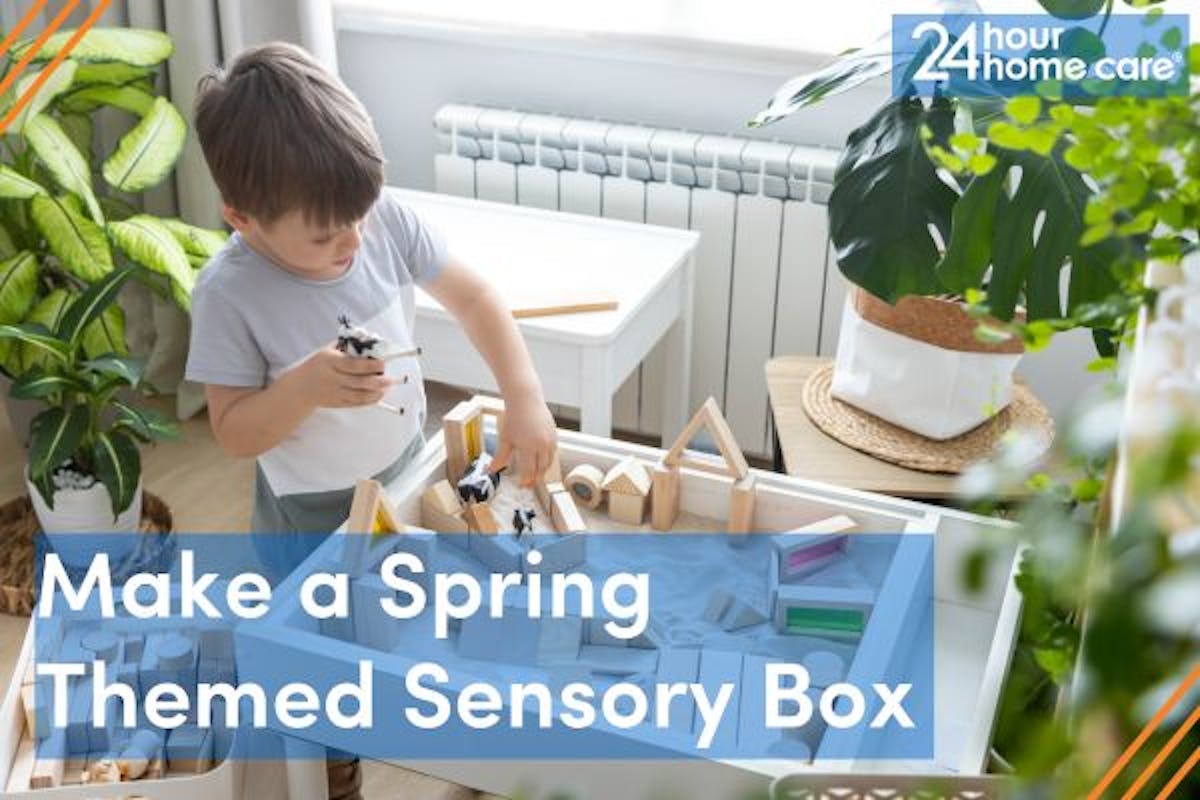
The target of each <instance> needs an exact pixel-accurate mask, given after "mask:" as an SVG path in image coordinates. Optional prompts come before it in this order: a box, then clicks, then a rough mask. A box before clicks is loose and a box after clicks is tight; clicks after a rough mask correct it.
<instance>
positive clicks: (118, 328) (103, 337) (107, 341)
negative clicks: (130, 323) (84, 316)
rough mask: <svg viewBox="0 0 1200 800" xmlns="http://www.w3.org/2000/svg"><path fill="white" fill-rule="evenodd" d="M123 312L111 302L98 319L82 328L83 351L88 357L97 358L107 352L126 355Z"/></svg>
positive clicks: (127, 350)
mask: <svg viewBox="0 0 1200 800" xmlns="http://www.w3.org/2000/svg"><path fill="white" fill-rule="evenodd" d="M128 352H129V348H128V347H127V346H126V344H125V312H124V311H122V310H121V307H120V306H119V305H117V304H116V303H113V304H112V305H110V306H109V307H108V308H106V309H104V312H103V313H102V314H100V317H99V318H98V319H95V320H92V323H91V324H90V325H88V326H87V327H86V328H84V329H83V353H84V355H86V356H87V357H88V358H97V357H99V356H102V355H105V354H107V353H116V354H117V355H121V356H123V355H126V354H128Z"/></svg>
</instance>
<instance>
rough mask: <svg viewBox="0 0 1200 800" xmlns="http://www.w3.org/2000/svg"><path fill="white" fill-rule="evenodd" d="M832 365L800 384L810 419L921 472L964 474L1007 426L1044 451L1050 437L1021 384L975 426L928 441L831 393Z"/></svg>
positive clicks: (1036, 403) (1042, 412)
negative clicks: (1028, 436) (1032, 437)
mask: <svg viewBox="0 0 1200 800" xmlns="http://www.w3.org/2000/svg"><path fill="white" fill-rule="evenodd" d="M832 383H833V364H825V365H823V366H821V367H819V368H817V370H816V371H814V372H813V373H812V374H811V375H809V376H808V380H807V381H805V383H804V390H803V393H802V395H801V401H802V402H803V404H804V411H805V413H807V414H808V417H809V419H811V420H812V421H813V423H814V424H815V425H816V426H817V427H818V428H820V429H821V430H822V431H824V432H825V433H827V434H829V435H830V436H832V437H833V438H834V439H837V440H838V441H839V442H841V443H842V444H844V445H847V446H849V447H853V448H854V449H855V450H861V451H862V452H864V453H866V454H867V455H870V456H874V457H875V458H878V459H880V460H882V461H888V462H890V463H892V464H898V465H899V466H902V467H907V468H909V469H916V470H921V471H922V472H948V473H959V472H962V471H963V470H964V469H965V468H966V467H967V466H968V465H969V464H972V463H974V462H976V461H981V460H983V459H985V458H987V457H988V456H990V455H991V454H992V452H993V451H994V450H995V449H996V445H997V444H998V443H999V441H1000V438H1001V437H1002V436H1003V435H1004V434H1005V433H1006V432H1007V431H1008V430H1009V429H1011V428H1018V429H1023V430H1029V431H1032V432H1033V433H1034V434H1035V435H1036V436H1038V437H1039V439H1040V441H1041V443H1042V446H1043V451H1044V450H1045V449H1048V448H1049V447H1050V443H1051V441H1053V439H1054V421H1053V420H1052V419H1051V418H1050V412H1048V411H1047V410H1046V407H1045V406H1044V405H1042V402H1041V401H1040V400H1038V399H1037V397H1036V396H1035V395H1034V394H1033V392H1031V391H1030V390H1029V389H1028V388H1026V387H1025V386H1024V385H1022V384H1019V383H1018V384H1016V385H1015V386H1014V387H1013V401H1012V403H1011V404H1009V406H1008V408H1005V409H1004V410H1003V411H1001V412H1000V413H999V414H996V415H995V416H993V417H992V418H991V419H989V420H987V421H986V422H983V423H981V424H980V425H979V426H978V427H975V428H972V429H971V430H969V431H967V432H966V433H964V434H962V435H961V436H956V437H954V438H953V439H941V440H939V439H930V438H928V437H925V436H921V435H920V434H918V433H913V432H912V431H910V430H907V429H905V428H901V427H899V426H898V425H893V424H892V423H890V422H888V421H886V420H883V419H880V418H879V417H877V416H875V415H874V414H870V413H868V412H866V411H863V410H862V409H860V408H856V407H854V406H852V405H850V404H849V403H843V402H842V401H841V400H838V399H837V398H835V397H833V396H832V395H831V394H830V393H829V390H830V386H831V385H832Z"/></svg>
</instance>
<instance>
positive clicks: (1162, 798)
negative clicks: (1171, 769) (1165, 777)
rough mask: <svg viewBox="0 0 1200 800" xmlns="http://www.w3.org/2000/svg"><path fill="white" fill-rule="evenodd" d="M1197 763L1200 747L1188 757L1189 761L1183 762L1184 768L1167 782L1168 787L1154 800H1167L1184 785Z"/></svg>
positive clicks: (1199, 757) (1199, 756) (1199, 758)
mask: <svg viewBox="0 0 1200 800" xmlns="http://www.w3.org/2000/svg"><path fill="white" fill-rule="evenodd" d="M1197 761H1200V747H1197V748H1196V749H1195V750H1193V751H1192V754H1191V755H1190V756H1188V760H1187V761H1185V762H1183V766H1181V767H1180V768H1179V769H1178V771H1176V773H1175V774H1174V775H1172V776H1171V780H1169V781H1167V785H1166V786H1164V787H1163V788H1162V791H1161V792H1159V793H1158V794H1156V795H1155V796H1154V800H1167V798H1168V797H1170V796H1171V792H1173V791H1175V789H1176V787H1178V786H1179V784H1181V783H1183V779H1184V778H1186V777H1187V774H1188V773H1189V772H1191V771H1192V768H1193V767H1195V766H1196V762H1197Z"/></svg>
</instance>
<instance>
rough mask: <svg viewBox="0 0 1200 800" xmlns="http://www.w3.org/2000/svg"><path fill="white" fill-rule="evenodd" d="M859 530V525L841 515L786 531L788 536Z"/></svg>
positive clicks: (842, 532)
mask: <svg viewBox="0 0 1200 800" xmlns="http://www.w3.org/2000/svg"><path fill="white" fill-rule="evenodd" d="M856 528H858V523H857V522H854V521H853V519H851V518H850V517H847V516H846V515H844V513H839V515H836V516H834V517H826V518H824V519H818V521H816V522H810V523H805V524H803V525H800V527H799V528H793V529H792V530H788V531H785V533H788V534H844V533H846V531H847V530H854V529H856Z"/></svg>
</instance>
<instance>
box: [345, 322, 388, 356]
mask: <svg viewBox="0 0 1200 800" xmlns="http://www.w3.org/2000/svg"><path fill="white" fill-rule="evenodd" d="M337 349H338V350H341V351H342V352H343V353H349V354H350V355H352V356H364V357H367V358H373V357H377V356H378V355H379V354H380V352H381V351H382V350H383V349H384V341H383V339H381V338H380V337H378V336H376V335H374V334H373V333H371V332H370V331H368V330H366V329H365V328H357V327H355V326H353V325H351V324H350V320H349V318H347V317H346V315H345V314H342V315H341V316H339V317H338V337H337Z"/></svg>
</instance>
